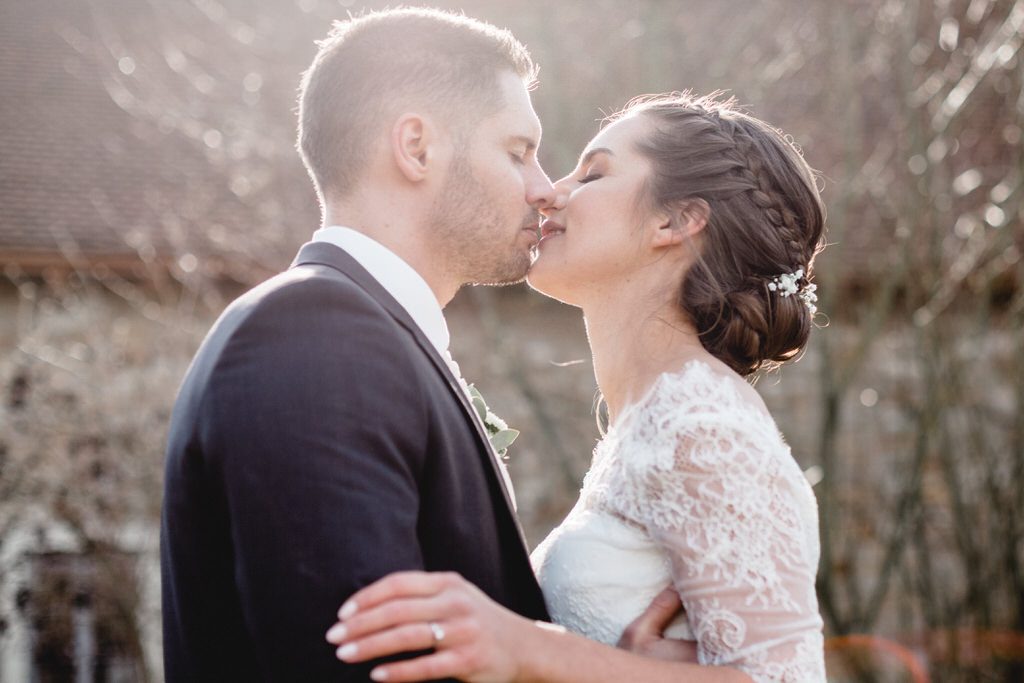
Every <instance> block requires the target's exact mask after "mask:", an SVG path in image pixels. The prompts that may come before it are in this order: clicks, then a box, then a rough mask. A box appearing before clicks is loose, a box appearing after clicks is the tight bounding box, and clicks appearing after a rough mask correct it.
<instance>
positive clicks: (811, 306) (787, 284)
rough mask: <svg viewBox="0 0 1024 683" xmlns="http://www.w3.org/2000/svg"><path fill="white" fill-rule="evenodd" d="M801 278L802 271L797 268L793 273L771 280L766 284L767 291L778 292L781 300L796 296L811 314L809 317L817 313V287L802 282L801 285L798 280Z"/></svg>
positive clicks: (802, 275)
mask: <svg viewBox="0 0 1024 683" xmlns="http://www.w3.org/2000/svg"><path fill="white" fill-rule="evenodd" d="M803 277H804V269H803V268H797V269H796V272H795V273H783V274H782V275H778V276H776V277H774V278H772V281H771V282H769V283H768V289H770V290H771V291H773V292H778V293H779V296H781V297H782V298H783V299H785V298H786V297H788V296H790V295H792V294H796V295H797V296H798V297H800V300H801V301H803V302H804V305H805V306H807V310H809V311H810V312H811V315H814V314H815V313H817V312H818V306H817V303H818V295H817V294H815V292H816V291H817V289H818V285H816V284H813V283H811V282H804V284H802V285H801V284H800V280H802V279H803Z"/></svg>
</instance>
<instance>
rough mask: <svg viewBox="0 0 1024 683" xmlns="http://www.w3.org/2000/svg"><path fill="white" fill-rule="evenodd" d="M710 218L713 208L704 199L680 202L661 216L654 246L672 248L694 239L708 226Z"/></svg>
mask: <svg viewBox="0 0 1024 683" xmlns="http://www.w3.org/2000/svg"><path fill="white" fill-rule="evenodd" d="M710 216H711V207H710V206H708V203H707V202H706V201H704V200H703V199H686V200H684V201H682V202H679V203H678V204H676V205H675V206H674V207H673V208H672V209H671V210H667V211H665V212H663V213H661V214H660V215H659V224H658V229H657V232H655V235H654V246H656V247H670V246H674V245H677V244H682V243H683V242H685V241H687V240H689V239H692V238H693V237H695V236H696V235H697V234H698V233H700V231H701V230H703V229H704V226H706V225H707V224H708V218H709V217H710Z"/></svg>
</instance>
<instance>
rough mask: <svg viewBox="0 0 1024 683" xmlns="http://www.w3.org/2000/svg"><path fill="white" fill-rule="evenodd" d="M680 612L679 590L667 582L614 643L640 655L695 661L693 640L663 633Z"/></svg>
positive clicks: (676, 660)
mask: <svg viewBox="0 0 1024 683" xmlns="http://www.w3.org/2000/svg"><path fill="white" fill-rule="evenodd" d="M681 612H684V610H683V603H682V602H681V601H680V600H679V594H678V593H676V591H675V589H674V588H672V587H671V586H669V587H668V588H666V589H665V590H663V591H662V592H660V593H658V595H657V596H656V597H655V598H654V600H653V602H651V604H650V605H649V606H648V607H647V609H646V610H644V611H643V613H642V614H641V615H640V616H638V617H637V618H636V619H634V620H633V621H632V622H631V623H630V624H629V626H627V627H626V630H625V631H623V633H622V637H621V638H620V639H619V642H618V647H620V648H622V649H623V650H629V651H630V652H632V653H634V654H638V655H643V656H644V657H653V658H655V659H667V660H669V661H673V662H695V663H696V661H697V643H695V642H693V641H691V640H675V639H673V638H665V636H664V633H665V629H666V628H668V625H669V624H670V623H671V622H672V620H673V619H674V618H675V617H676V615H678V614H680V613H681Z"/></svg>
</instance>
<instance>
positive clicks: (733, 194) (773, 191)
mask: <svg viewBox="0 0 1024 683" xmlns="http://www.w3.org/2000/svg"><path fill="white" fill-rule="evenodd" d="M626 115H641V116H644V117H646V118H648V119H649V120H650V121H651V122H652V124H653V125H652V126H651V132H650V133H649V134H648V135H647V136H646V137H645V138H644V139H643V140H641V141H640V143H639V151H640V153H641V154H643V155H644V156H645V157H646V158H647V159H648V160H649V161H650V162H651V165H652V172H651V176H650V178H649V180H648V182H647V199H648V201H650V202H651V203H652V205H653V206H656V207H658V208H670V207H674V206H682V205H684V204H686V203H687V202H693V201H695V200H700V201H703V202H705V203H706V204H707V206H708V208H709V215H708V220H707V224H706V226H705V227H704V229H703V230H702V231H701V233H700V234H699V235H698V237H697V240H698V249H697V259H696V260H695V262H694V264H693V266H692V267H691V268H690V269H689V270H688V271H687V273H686V275H685V276H684V278H683V281H682V283H681V285H680V289H679V299H678V300H679V304H680V306H681V307H682V309H683V311H684V312H685V313H686V314H687V315H688V316H689V318H690V319H691V320H692V321H693V323H694V325H695V326H696V328H697V332H698V333H699V335H700V339H701V343H702V344H703V345H704V347H705V348H706V349H707V350H708V351H709V352H710V353H711V354H713V355H714V356H716V357H717V358H719V359H720V360H722V361H723V362H724V363H726V364H727V365H729V367H731V368H732V369H733V370H735V371H736V372H738V373H739V374H741V375H749V374H751V373H753V372H756V371H757V370H759V369H761V368H771V367H774V366H776V365H777V364H778V363H781V362H782V361H785V360H788V359H790V358H792V357H793V356H795V355H796V354H797V353H799V352H800V350H801V349H802V348H803V347H804V345H805V344H806V343H807V338H808V336H809V334H810V329H811V326H812V322H813V320H812V318H813V312H812V311H811V310H809V309H808V307H807V306H806V305H805V304H804V302H803V301H801V299H800V298H799V297H795V296H791V297H787V296H783V295H780V293H779V292H777V291H774V289H770V288H769V287H768V284H769V283H770V282H772V280H773V279H774V278H776V277H777V276H779V275H781V274H783V273H794V272H796V271H797V270H801V269H802V271H803V276H802V278H801V280H800V283H799V284H800V285H801V286H806V285H809V283H810V277H811V274H812V265H813V261H814V257H815V255H816V254H817V253H818V251H820V248H821V247H820V244H821V238H822V232H823V228H824V209H823V206H822V204H821V199H820V197H819V194H818V189H817V185H816V182H815V177H814V173H813V171H812V170H811V169H810V167H809V166H808V165H807V163H806V162H805V161H804V160H803V157H802V156H801V154H800V151H799V150H798V149H797V147H796V146H795V145H794V144H793V142H792V141H791V139H790V138H788V137H787V136H785V135H783V134H782V133H781V132H780V131H778V130H776V129H774V128H772V127H771V126H769V125H768V124H766V123H765V122H763V121H761V120H759V119H756V118H754V117H752V116H749V115H747V114H744V113H742V112H740V111H738V110H737V109H736V107H735V101H734V100H732V99H729V100H723V99H720V98H719V96H718V94H717V93H716V94H712V95H709V96H706V97H700V98H697V97H693V96H691V95H690V94H689V93H675V94H671V95H660V96H656V97H653V98H651V97H648V98H643V99H639V100H634V101H633V102H631V103H630V104H629V105H627V107H626V108H625V109H624V110H623V111H622V112H621V113H620V114H618V115H617V116H616V118H621V117H622V116H626Z"/></svg>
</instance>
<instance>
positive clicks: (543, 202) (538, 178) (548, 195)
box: [526, 160, 556, 211]
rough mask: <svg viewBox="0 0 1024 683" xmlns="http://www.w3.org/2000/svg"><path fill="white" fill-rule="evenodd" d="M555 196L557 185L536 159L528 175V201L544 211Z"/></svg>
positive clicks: (553, 200) (535, 207)
mask: <svg viewBox="0 0 1024 683" xmlns="http://www.w3.org/2000/svg"><path fill="white" fill-rule="evenodd" d="M555 197H556V192H555V186H554V185H552V184H551V179H550V178H548V174H547V173H545V172H544V169H543V168H541V166H540V164H539V163H538V162H537V161H536V160H535V161H534V162H533V164H532V165H531V168H530V172H529V174H528V175H527V177H526V202H527V203H528V204H529V205H530V206H532V207H533V208H534V209H536V210H537V211H543V210H545V209H548V208H550V207H551V205H552V204H553V203H554V202H555Z"/></svg>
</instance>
